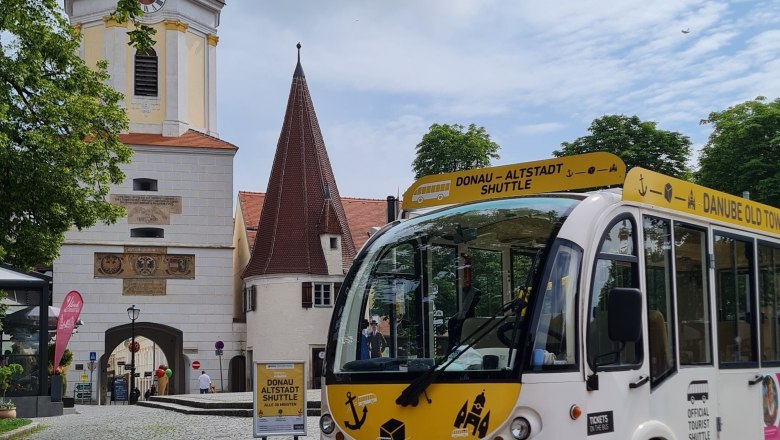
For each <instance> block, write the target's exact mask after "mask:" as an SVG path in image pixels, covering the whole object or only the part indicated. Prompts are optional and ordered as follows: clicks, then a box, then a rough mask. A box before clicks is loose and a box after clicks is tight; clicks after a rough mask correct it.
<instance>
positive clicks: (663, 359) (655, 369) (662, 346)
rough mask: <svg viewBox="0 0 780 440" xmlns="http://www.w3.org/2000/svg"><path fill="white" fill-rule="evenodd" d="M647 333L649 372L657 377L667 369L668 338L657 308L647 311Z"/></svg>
mask: <svg viewBox="0 0 780 440" xmlns="http://www.w3.org/2000/svg"><path fill="white" fill-rule="evenodd" d="M647 333H648V335H647V336H648V339H649V341H648V342H649V343H650V374H651V375H652V376H653V377H657V376H658V375H660V374H661V373H664V372H666V370H668V369H669V338H668V334H667V332H666V320H665V319H664V315H663V314H662V313H661V312H659V311H658V310H652V309H651V310H648V311H647Z"/></svg>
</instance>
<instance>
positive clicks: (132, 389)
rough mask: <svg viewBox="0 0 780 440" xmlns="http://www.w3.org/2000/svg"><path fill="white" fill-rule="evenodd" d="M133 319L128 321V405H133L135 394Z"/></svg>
mask: <svg viewBox="0 0 780 440" xmlns="http://www.w3.org/2000/svg"><path fill="white" fill-rule="evenodd" d="M133 318H134V317H133ZM133 318H131V319H130V390H129V392H128V393H127V394H128V396H127V398H128V399H129V400H130V402H129V403H130V405H134V404H135V401H134V400H133V396H134V394H133V393H134V392H135V319H133Z"/></svg>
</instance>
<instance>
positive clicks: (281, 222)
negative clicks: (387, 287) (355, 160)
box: [244, 44, 355, 278]
mask: <svg viewBox="0 0 780 440" xmlns="http://www.w3.org/2000/svg"><path fill="white" fill-rule="evenodd" d="M354 256H355V245H354V242H353V241H352V236H351V235H350V231H349V225H348V223H347V217H346V215H345V214H344V207H343V206H342V204H341V197H340V196H339V191H338V188H337V186H336V179H335V178H334V176H333V170H332V169H331V166H330V160H329V159H328V152H327V151H326V149H325V142H324V141H323V139H322V133H321V132H320V126H319V123H318V122H317V115H316V114H315V112H314V104H313V103H312V99H311V95H310V94H309V89H308V87H307V85H306V77H305V76H304V74H303V67H301V60H300V44H298V64H297V65H296V67H295V73H294V74H293V79H292V86H291V87H290V96H289V99H288V101H287V111H286V113H285V116H284V123H283V125H282V131H281V134H280V135H279V142H278V144H277V147H276V156H275V157H274V163H273V167H272V169H271V176H270V179H269V181H268V190H267V192H266V195H265V202H264V204H263V209H262V215H261V217H260V224H259V226H258V229H257V236H256V240H255V245H254V250H253V253H252V258H251V259H250V261H249V264H248V265H247V268H246V270H245V271H244V278H247V277H252V276H258V275H272V274H314V275H336V274H343V273H344V271H345V270H346V269H347V268H348V267H349V264H350V262H351V261H352V259H353V258H354Z"/></svg>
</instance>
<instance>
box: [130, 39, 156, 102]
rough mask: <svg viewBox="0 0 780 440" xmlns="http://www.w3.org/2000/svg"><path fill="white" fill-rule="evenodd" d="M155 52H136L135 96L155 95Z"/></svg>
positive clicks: (151, 50)
mask: <svg viewBox="0 0 780 440" xmlns="http://www.w3.org/2000/svg"><path fill="white" fill-rule="evenodd" d="M157 76H158V68H157V52H155V51H154V50H153V49H150V50H149V52H136V54H135V89H134V92H133V93H134V94H135V95H136V96H157Z"/></svg>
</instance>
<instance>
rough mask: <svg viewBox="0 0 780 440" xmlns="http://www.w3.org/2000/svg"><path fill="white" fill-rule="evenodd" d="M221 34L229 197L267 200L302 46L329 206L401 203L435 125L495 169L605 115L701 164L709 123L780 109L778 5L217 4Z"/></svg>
mask: <svg viewBox="0 0 780 440" xmlns="http://www.w3.org/2000/svg"><path fill="white" fill-rule="evenodd" d="M683 31H686V32H683ZM218 35H219V44H218V46H217V115H218V122H217V124H218V127H217V129H218V133H219V136H220V138H221V139H223V140H226V141H228V142H231V143H233V144H234V145H236V146H238V147H239V151H238V153H237V154H236V157H235V161H234V192H238V191H258V192H264V191H265V190H266V186H267V183H268V177H269V175H270V170H271V165H272V163H273V158H274V153H275V151H276V145H277V141H278V139H279V133H280V131H281V127H282V121H283V117H284V112H285V109H286V105H287V99H288V96H289V92H290V85H291V82H292V75H293V72H294V70H295V65H296V62H297V56H298V52H297V49H296V44H297V43H299V42H300V43H301V45H302V48H301V52H300V57H301V65H302V67H303V70H304V73H305V75H306V81H307V84H308V87H309V92H310V93H311V96H312V101H313V103H314V108H315V111H316V114H317V119H318V121H319V125H320V129H321V131H322V135H323V138H324V140H325V146H326V148H327V151H328V156H329V158H330V162H331V166H332V168H333V172H334V174H335V176H336V183H337V185H338V189H339V193H340V194H341V196H342V197H361V198H372V199H384V198H386V197H387V196H389V195H394V196H397V195H402V194H403V192H404V191H405V190H406V188H408V187H409V186H410V185H411V184H412V182H413V181H414V173H413V172H412V161H413V160H414V157H415V152H416V150H415V147H416V145H417V144H418V143H419V142H420V141H421V140H422V137H423V135H425V133H427V132H428V129H429V127H430V126H431V125H432V124H436V123H437V124H461V125H463V126H466V127H467V126H468V125H469V124H472V123H474V124H476V125H477V126H482V127H485V129H486V131H487V133H488V134H490V136H491V139H492V140H493V141H495V142H496V143H498V145H500V146H501V149H500V150H499V154H500V156H501V157H500V159H496V160H494V161H493V165H506V164H511V163H517V162H526V161H534V160H543V159H548V158H551V157H552V151H554V150H557V149H560V148H561V143H562V142H571V141H573V140H575V139H576V138H578V137H581V136H585V135H587V134H588V131H587V130H588V127H589V126H590V124H591V122H592V121H593V120H594V119H596V118H599V117H601V116H604V115H610V114H623V115H627V116H632V115H636V116H638V117H639V118H640V119H641V120H643V121H654V122H656V123H657V128H659V129H661V130H668V131H676V132H680V133H682V134H684V135H686V136H688V137H689V138H690V139H691V141H692V142H693V146H694V150H695V151H698V150H699V149H700V148H701V147H702V146H703V145H704V144H705V143H706V142H707V138H708V136H709V135H710V133H711V132H712V126H711V125H702V124H701V123H700V122H701V120H702V119H705V118H707V116H708V115H709V114H710V113H711V112H715V111H723V110H725V109H727V108H728V107H730V106H733V105H736V104H739V103H742V102H745V101H747V100H751V99H754V98H756V97H757V96H765V97H767V98H768V99H769V100H774V99H777V98H778V97H780V0H746V1H739V0H731V1H726V0H641V1H640V0H621V1H607V0H556V1H548V2H539V1H507V0H505V1H491V0H483V1H471V0H425V1H414V0H395V1H389V0H369V1H336V0H334V1H327V2H323V1H322V0H289V1H287V0H286V1H270V0H268V1H255V0H251V1H250V0H227V1H226V5H225V7H224V8H223V9H222V14H221V17H220V25H219V28H218ZM690 165H691V166H692V167H696V154H694V157H693V158H692V161H691V163H690Z"/></svg>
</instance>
